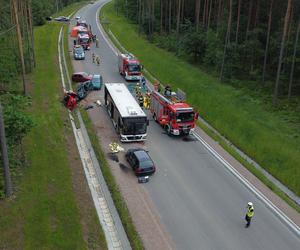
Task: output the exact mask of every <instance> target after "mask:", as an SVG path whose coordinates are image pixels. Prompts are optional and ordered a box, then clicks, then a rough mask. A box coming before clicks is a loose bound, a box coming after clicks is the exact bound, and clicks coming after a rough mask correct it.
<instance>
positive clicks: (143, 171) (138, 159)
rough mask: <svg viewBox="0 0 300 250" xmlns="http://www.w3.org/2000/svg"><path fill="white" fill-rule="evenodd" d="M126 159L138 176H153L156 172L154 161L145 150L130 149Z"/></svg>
mask: <svg viewBox="0 0 300 250" xmlns="http://www.w3.org/2000/svg"><path fill="white" fill-rule="evenodd" d="M125 157H126V160H127V161H128V163H129V164H130V166H131V167H132V169H133V171H134V172H135V174H136V175H137V176H142V175H151V174H154V173H155V171H156V168H155V165H154V163H153V161H152V159H151V158H150V156H149V154H148V153H147V152H146V151H145V150H144V149H141V148H136V149H129V150H128V151H127V152H126V154H125Z"/></svg>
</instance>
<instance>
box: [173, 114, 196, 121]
mask: <svg viewBox="0 0 300 250" xmlns="http://www.w3.org/2000/svg"><path fill="white" fill-rule="evenodd" d="M194 117H195V113H194V112H180V113H177V114H176V121H177V122H192V121H193V120H194Z"/></svg>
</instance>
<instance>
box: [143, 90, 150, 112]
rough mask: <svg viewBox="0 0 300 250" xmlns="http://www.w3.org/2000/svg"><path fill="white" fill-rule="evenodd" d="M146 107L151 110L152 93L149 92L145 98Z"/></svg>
mask: <svg viewBox="0 0 300 250" xmlns="http://www.w3.org/2000/svg"><path fill="white" fill-rule="evenodd" d="M144 107H145V109H149V108H150V92H149V91H148V92H147V93H146V95H145V96H144Z"/></svg>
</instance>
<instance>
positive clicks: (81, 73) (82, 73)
mask: <svg viewBox="0 0 300 250" xmlns="http://www.w3.org/2000/svg"><path fill="white" fill-rule="evenodd" d="M75 74H76V75H88V73H86V72H83V71H82V72H75V73H74V75H75Z"/></svg>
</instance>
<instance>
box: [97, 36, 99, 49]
mask: <svg viewBox="0 0 300 250" xmlns="http://www.w3.org/2000/svg"><path fill="white" fill-rule="evenodd" d="M96 48H99V40H98V38H96Z"/></svg>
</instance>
